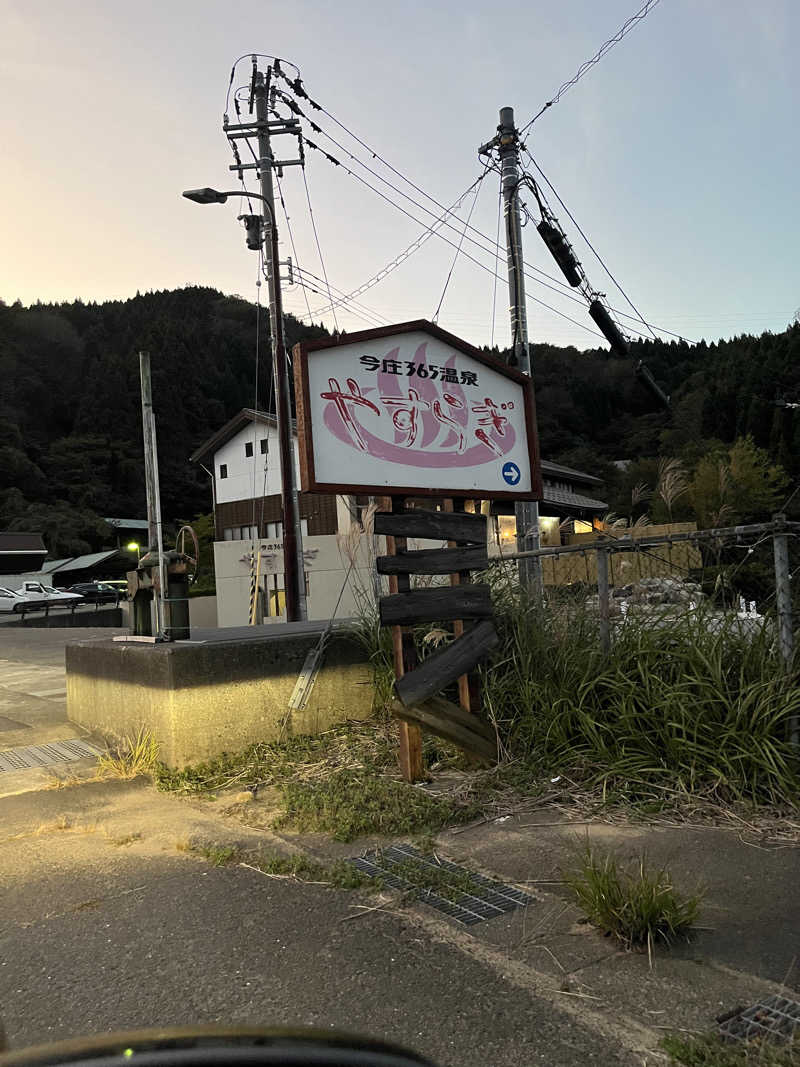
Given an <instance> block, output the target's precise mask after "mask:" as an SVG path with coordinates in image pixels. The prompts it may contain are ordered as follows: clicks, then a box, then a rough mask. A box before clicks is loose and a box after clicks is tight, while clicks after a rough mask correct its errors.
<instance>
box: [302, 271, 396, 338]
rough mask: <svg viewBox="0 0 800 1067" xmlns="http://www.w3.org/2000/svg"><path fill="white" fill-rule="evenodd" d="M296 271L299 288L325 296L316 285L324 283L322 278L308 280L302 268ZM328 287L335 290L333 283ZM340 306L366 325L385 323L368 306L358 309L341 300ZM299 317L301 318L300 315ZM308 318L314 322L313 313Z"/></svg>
mask: <svg viewBox="0 0 800 1067" xmlns="http://www.w3.org/2000/svg"><path fill="white" fill-rule="evenodd" d="M297 273H298V275H299V276H298V281H297V283H295V284H297V285H298V286H299V287H300V288H302V289H305V290H307V291H308V292H313V293H314V294H315V296H317V297H326V296H327V294H326V292H325V291H324V290H323V289H322V288H320V287H318V284H319V285H320V286H323V285H324V284H325V283H324V280H323V278H318V280H315V281H308V278H307V277H306V276H305V274H306V271H304V270H303V269H302V268H299V269H298V270H297ZM330 288H331V289H332V290H333V291H334V292H336V291H337V289H336V287H335V286H333V285H332V286H330ZM341 306H342V307H343V310H345V312H346V314H348V315H354V316H356V318H359V319H363V321H364V322H366V323H367V324H368V325H371V327H383V325H387V320H386V319H385V318H384V317H383V316H381V317H379V316H378V315H377V314H375V313H373V312H370V310H369V309H368V308H366V309H359V308H358V306H356V305H354V304H353V303H351V302H345V301H342V302H341ZM300 317H301V318H302V315H301V316H300ZM309 319H310V321H311V323H313V322H314V316H313V314H311V316H309Z"/></svg>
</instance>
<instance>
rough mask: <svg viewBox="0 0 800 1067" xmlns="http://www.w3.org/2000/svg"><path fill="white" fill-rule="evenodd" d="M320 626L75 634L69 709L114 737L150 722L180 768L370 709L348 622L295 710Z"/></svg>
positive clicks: (165, 754)
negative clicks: (226, 634) (199, 634)
mask: <svg viewBox="0 0 800 1067" xmlns="http://www.w3.org/2000/svg"><path fill="white" fill-rule="evenodd" d="M322 629H323V627H321V626H319V625H314V624H300V623H298V624H293V625H292V624H290V625H285V626H281V627H277V626H275V627H268V628H265V631H262V632H261V633H259V634H258V635H257V636H247V637H242V638H236V639H233V640H231V639H225V640H215V639H213V638H212V639H209V640H206V641H204V642H203V643H199V644H189V643H187V644H182V643H176V644H160V645H145V644H139V643H133V642H130V643H122V642H115V641H111V640H109V641H96V640H95V641H90V642H89V641H85V642H84V641H79V642H75V643H73V644H69V645H67V647H66V664H67V714H68V716H69V718H70V719H71V720H72V721H73V722H75V723H77V724H78V725H80V726H82V727H84V728H86V729H88V730H91V731H93V732H95V733H98V734H101V735H102V736H104V737H105V738H106V739H107V740H109V741H112V742H118V741H120V740H123V739H124V738H126V737H132V736H134V735H135V734H136V733H137V732H138V731H139V730H140V729H141V728H142V727H144V728H145V729H148V730H150V731H152V733H153V735H154V736H155V738H156V739H157V741H158V743H159V746H160V753H161V758H162V759H163V761H164V762H165V763H166V764H167V765H168V766H170V767H177V768H180V767H185V766H187V765H190V764H194V763H199V762H202V761H205V760H209V759H213V758H214V757H216V756H219V755H220V754H221V753H223V752H237V751H240V750H242V749H244V748H246V747H247V746H248V745H251V744H253V743H254V742H256V741H276V740H280V739H282V738H284V739H285V738H287V737H290V736H292V735H295V734H317V733H321V732H322V731H324V730H326V729H329V728H330V727H331V726H332V725H334V724H335V723H337V722H341V721H343V720H344V719H359V718H360V719H363V718H367V717H368V716H369V715H370V714H371V712H372V702H373V689H372V680H371V673H370V670H369V667H368V665H367V663H365V662H364V654H363V652H362V650H361V648H360V647H359V646H358V645H357V644H356V642H355V641H354V640H353V639H352V638H351V637H349V636H348V635H347V634H346V633H342V632H340V633H334V634H333V635H331V637H330V639H329V641H328V644H327V647H326V651H325V656H324V661H323V667H322V670H321V671H320V673H319V675H318V676H317V680H316V682H315V684H314V687H313V689H312V691H311V696H310V698H309V700H308V703H307V705H306V707H305V708H304V709H303V710H302V711H289V709H288V702H289V698H290V696H291V694H292V691H293V689H294V687H295V683H296V682H297V677H298V675H299V673H300V671H301V669H302V667H303V664H304V662H305V659H306V656H307V654H308V653H309V652H310V651H311V650H312V649H313V648H315V647H316V645H317V643H318V641H319V635H320V633H321V630H322Z"/></svg>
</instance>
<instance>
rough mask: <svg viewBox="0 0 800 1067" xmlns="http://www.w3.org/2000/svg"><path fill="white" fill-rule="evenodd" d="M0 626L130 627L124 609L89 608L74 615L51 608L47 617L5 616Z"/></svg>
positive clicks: (67, 611)
mask: <svg viewBox="0 0 800 1067" xmlns="http://www.w3.org/2000/svg"><path fill="white" fill-rule="evenodd" d="M0 624H2V625H3V626H28V627H34V628H41V627H52V626H55V627H65V626H74V627H79V628H83V629H86V627H87V626H102V627H103V628H104V629H105V628H108V629H116V630H120V629H123V628H124V627H125V626H127V625H128V623H127V619H126V618H125V616H124V614H123V609H122V607H118V608H104V607H100V608H98V609H97V610H96V611H94V610H92V609H90V608H88V607H87V608H78V609H77V610H76V611H75V613H74V614H73V613H72V612H71V611H70V610H68V609H67V608H51V609H50V611H49V612H48V614H47V615H45V614H44V612H43V611H42V612H38V613H37V614H35V615H27V614H26V615H4V616H3V617H2V618H1V619H0Z"/></svg>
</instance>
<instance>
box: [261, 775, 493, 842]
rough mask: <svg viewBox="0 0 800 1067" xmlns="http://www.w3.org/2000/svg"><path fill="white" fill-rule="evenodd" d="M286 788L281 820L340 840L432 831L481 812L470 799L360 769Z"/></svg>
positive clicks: (289, 783) (294, 782) (283, 788)
mask: <svg viewBox="0 0 800 1067" xmlns="http://www.w3.org/2000/svg"><path fill="white" fill-rule="evenodd" d="M280 789H281V794H282V797H283V802H284V805H285V808H286V811H285V814H284V815H283V816H281V818H280V819H279V821H278V823H276V825H282V826H285V827H290V828H291V829H293V830H297V831H299V832H318V833H326V834H330V835H331V836H332V837H334V838H335V839H336V840H337V841H353V840H354V839H355V838H357V837H363V836H365V835H368V834H380V835H382V836H399V835H403V834H432V833H436V832H437V831H438V830H441V829H442V827H444V826H447V825H448V824H452V823H455V822H464V821H468V820H469V819H471V818H474V816H475V810H474V809H473V808H472V807H471V806H470V805H461V804H458V803H456V802H454V801H453V800H451V799H449V798H445V797H435V796H431V795H430V794H429V793H426V792H424V791H423V790H421V789H415V788H413V787H411V786H408V785H407V784H406V783H405V782H398V781H395V780H394V779H392V778H386V777H380V776H376V775H374V774H369V773H366V772H365V771H358V770H356V771H351V770H342V771H336V772H334V773H332V774H329V775H328V776H327V777H326V778H323V779H320V780H316V781H302V780H294V779H291V780H289V781H287V782H285V783H284V784H283V785H282V786H281V787H280Z"/></svg>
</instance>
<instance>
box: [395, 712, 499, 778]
mask: <svg viewBox="0 0 800 1067" xmlns="http://www.w3.org/2000/svg"><path fill="white" fill-rule="evenodd" d="M391 709H392V713H393V714H394V715H395V716H396V717H397V718H398V719H401V720H403V721H405V722H413V723H415V724H417V725H419V726H422V727H423V728H424V729H426V730H428V731H429V732H430V733H433V734H436V735H437V736H438V737H443V738H445V740H447V741H452V742H453V744H456V745H458V746H459V748H463V749H464V750H465V751H466V752H469V753H471V754H472V755H474V756H479V757H481V759H485V760H487V761H488V762H490V763H495V762H496V761H497V739H496V737H495V733H494V730H493V729H492V728H491V726H490V725H489V724H488V723H487V722H484V721H483V719H481V718H479V717H478V716H477V715H469V714H467V712H465V711H463V710H462V709H461V708H460V707H459V706H458V705H457V704H453V703H452V702H451V701H449V700H445V699H444V698H443V697H433V698H432V699H431V700H426V701H424V702H423V703H419V704H413V705H412V706H411V707H406V706H405V705H404V704H401V703H400V701H399V700H396V701H394V702H393V703H392V705H391ZM465 719H466V720H469V721H467V722H465V721H464V720H465Z"/></svg>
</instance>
